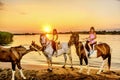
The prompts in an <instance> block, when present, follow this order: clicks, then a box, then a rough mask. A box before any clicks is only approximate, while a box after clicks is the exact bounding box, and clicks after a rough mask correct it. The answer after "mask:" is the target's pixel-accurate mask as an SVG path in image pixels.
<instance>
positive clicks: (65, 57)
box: [62, 53, 67, 68]
mask: <svg viewBox="0 0 120 80" xmlns="http://www.w3.org/2000/svg"><path fill="white" fill-rule="evenodd" d="M63 56H64V60H65V62H64V65H63V67H62V68H65V65H66V61H67V56H66V54H65V53H63Z"/></svg>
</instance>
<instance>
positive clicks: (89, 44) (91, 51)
mask: <svg viewBox="0 0 120 80" xmlns="http://www.w3.org/2000/svg"><path fill="white" fill-rule="evenodd" d="M91 44H92V43H91V42H89V43H88V46H89V48H90V54H92V53H93V49H92V47H91Z"/></svg>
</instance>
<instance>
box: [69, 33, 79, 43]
mask: <svg viewBox="0 0 120 80" xmlns="http://www.w3.org/2000/svg"><path fill="white" fill-rule="evenodd" d="M71 33H72V35H71V36H70V40H69V42H70V43H71V44H76V43H77V42H79V34H78V33H77V32H71Z"/></svg>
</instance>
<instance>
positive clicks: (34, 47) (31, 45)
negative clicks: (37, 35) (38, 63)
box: [31, 45, 41, 55]
mask: <svg viewBox="0 0 120 80" xmlns="http://www.w3.org/2000/svg"><path fill="white" fill-rule="evenodd" d="M31 46H32V47H33V48H34V49H35V50H37V52H38V53H39V54H40V55H41V53H40V52H39V51H40V50H39V49H37V48H36V47H34V46H33V45H31Z"/></svg>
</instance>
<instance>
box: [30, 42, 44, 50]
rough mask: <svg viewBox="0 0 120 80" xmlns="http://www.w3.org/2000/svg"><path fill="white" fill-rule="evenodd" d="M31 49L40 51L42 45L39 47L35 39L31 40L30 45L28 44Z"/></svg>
mask: <svg viewBox="0 0 120 80" xmlns="http://www.w3.org/2000/svg"><path fill="white" fill-rule="evenodd" d="M29 48H30V50H31V51H41V50H42V47H40V46H39V45H37V44H36V43H35V41H32V43H31V45H30V46H29Z"/></svg>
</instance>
